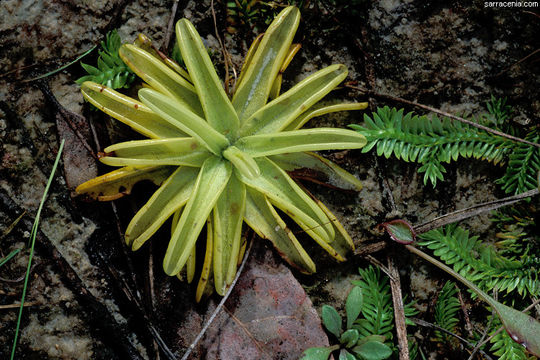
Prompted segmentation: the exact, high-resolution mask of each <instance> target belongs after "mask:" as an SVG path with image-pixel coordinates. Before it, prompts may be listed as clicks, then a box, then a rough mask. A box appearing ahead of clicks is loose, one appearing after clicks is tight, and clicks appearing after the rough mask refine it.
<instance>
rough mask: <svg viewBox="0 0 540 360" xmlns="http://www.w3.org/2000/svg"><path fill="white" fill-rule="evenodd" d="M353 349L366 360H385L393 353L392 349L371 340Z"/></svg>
mask: <svg viewBox="0 0 540 360" xmlns="http://www.w3.org/2000/svg"><path fill="white" fill-rule="evenodd" d="M352 351H353V352H354V353H355V354H357V355H359V356H361V357H362V359H364V360H383V359H388V358H389V357H390V356H391V355H392V350H391V349H390V348H389V347H388V346H386V345H385V344H383V343H381V342H378V341H369V342H367V343H364V344H362V345H360V346H355V347H354V348H353V349H352Z"/></svg>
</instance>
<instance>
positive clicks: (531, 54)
mask: <svg viewBox="0 0 540 360" xmlns="http://www.w3.org/2000/svg"><path fill="white" fill-rule="evenodd" d="M539 52H540V49H536V50H534V51H533V52H532V53H530V54H529V55H527V56H525V57H524V58H521V59H520V60H518V61H516V62H515V63H513V64H512V65H510V66H508V67H507V68H505V69H503V70H501V71H500V72H499V73H498V74H497V75H495V76H494V77H499V76H501V75H502V74H504V73H505V72H507V71H508V70H510V69H511V68H513V67H514V66H516V65H519V64H521V63H522V62H524V61H527V59H529V58H530V57H531V56H534V55H535V54H537V53H539Z"/></svg>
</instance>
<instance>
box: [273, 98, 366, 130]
mask: <svg viewBox="0 0 540 360" xmlns="http://www.w3.org/2000/svg"><path fill="white" fill-rule="evenodd" d="M367 107H368V103H367V102H362V103H341V104H334V105H328V104H315V105H313V106H312V107H311V108H310V109H309V110H308V111H306V112H305V113H303V114H302V115H300V116H298V117H297V118H296V119H294V120H293V121H292V122H291V123H289V125H287V126H286V127H285V128H284V129H283V131H291V130H296V129H300V128H301V127H302V126H304V124H305V123H307V122H308V121H309V120H311V119H313V118H314V117H317V116H321V115H326V114H330V113H333V112H338V111H350V110H364V109H366V108H367Z"/></svg>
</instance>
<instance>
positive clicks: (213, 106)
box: [176, 19, 239, 138]
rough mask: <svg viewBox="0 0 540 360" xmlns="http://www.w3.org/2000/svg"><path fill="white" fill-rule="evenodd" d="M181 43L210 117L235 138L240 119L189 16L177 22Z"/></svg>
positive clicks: (212, 124)
mask: <svg viewBox="0 0 540 360" xmlns="http://www.w3.org/2000/svg"><path fill="white" fill-rule="evenodd" d="M176 34H177V41H178V46H179V47H180V52H181V53H182V58H183V59H184V62H185V64H186V67H187V69H188V72H189V75H190V77H191V80H192V81H193V84H194V85H195V89H197V94H198V95H199V100H200V102H201V105H202V107H203V110H204V113H205V115H206V121H208V123H209V124H210V125H211V126H212V127H213V128H214V129H216V130H217V131H218V132H219V133H221V134H223V135H225V136H227V137H229V138H234V137H235V136H236V133H237V130H238V126H239V121H238V116H237V115H236V112H235V111H234V108H233V106H232V104H231V102H230V100H229V98H228V97H227V94H226V93H225V90H224V89H223V86H222V85H221V80H220V79H219V77H218V76H217V74H216V70H215V69H214V65H213V64H212V60H210V56H208V52H207V51H206V48H205V47H204V44H203V42H202V40H201V37H200V36H199V33H198V32H197V30H195V27H194V26H193V24H191V23H190V22H189V20H187V19H181V20H180V21H178V22H177V23H176Z"/></svg>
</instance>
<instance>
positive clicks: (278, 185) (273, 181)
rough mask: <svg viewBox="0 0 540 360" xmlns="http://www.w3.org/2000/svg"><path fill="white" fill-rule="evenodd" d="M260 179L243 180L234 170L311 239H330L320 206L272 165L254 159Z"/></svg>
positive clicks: (325, 217) (332, 230) (327, 220)
mask: <svg viewBox="0 0 540 360" xmlns="http://www.w3.org/2000/svg"><path fill="white" fill-rule="evenodd" d="M255 161H256V162H257V164H258V165H259V168H260V169H261V176H259V177H257V178H247V177H245V176H243V175H242V174H241V173H240V172H239V171H237V170H236V169H235V174H237V176H238V178H239V179H240V180H241V181H242V182H243V183H245V184H246V185H248V186H250V187H252V188H254V189H256V190H258V191H260V192H261V193H263V194H264V195H266V196H267V197H268V198H269V199H270V201H271V202H272V203H273V204H274V205H276V206H277V207H278V208H279V209H281V210H282V211H284V212H285V213H286V214H287V215H289V216H290V217H291V218H293V220H294V221H296V222H297V223H298V224H299V225H300V226H301V227H302V228H303V229H304V230H305V231H306V232H307V233H308V234H309V235H310V236H311V237H313V238H314V239H315V238H316V239H319V240H322V241H325V242H328V243H329V242H332V240H333V239H334V227H333V226H332V224H331V223H330V220H329V219H328V217H327V216H326V214H325V213H324V212H323V211H322V210H321V209H320V207H319V206H318V205H317V204H316V203H315V202H314V201H313V200H312V199H311V198H310V197H309V196H308V195H307V194H306V193H305V192H304V191H303V190H302V189H301V188H300V187H299V186H298V185H297V184H296V183H295V182H294V181H293V180H292V179H291V178H290V177H289V175H287V174H286V173H285V171H283V170H282V169H280V168H279V167H278V166H277V165H276V164H274V163H273V162H272V161H270V160H268V159H267V158H265V157H261V158H258V159H256V160H255Z"/></svg>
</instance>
